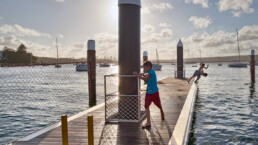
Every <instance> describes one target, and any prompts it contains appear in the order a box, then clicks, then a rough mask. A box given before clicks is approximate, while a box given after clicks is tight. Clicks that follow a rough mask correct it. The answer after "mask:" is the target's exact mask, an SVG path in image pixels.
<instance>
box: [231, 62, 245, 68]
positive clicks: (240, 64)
mask: <svg viewBox="0 0 258 145" xmlns="http://www.w3.org/2000/svg"><path fill="white" fill-rule="evenodd" d="M228 66H229V67H237V68H247V64H245V63H240V62H236V63H232V64H229V65H228Z"/></svg>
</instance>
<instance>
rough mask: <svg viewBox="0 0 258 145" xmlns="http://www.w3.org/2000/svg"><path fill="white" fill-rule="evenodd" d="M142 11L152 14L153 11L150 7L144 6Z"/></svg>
mask: <svg viewBox="0 0 258 145" xmlns="http://www.w3.org/2000/svg"><path fill="white" fill-rule="evenodd" d="M141 12H142V13H143V14H150V13H151V11H150V9H149V7H143V8H142V11H141Z"/></svg>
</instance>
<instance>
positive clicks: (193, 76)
mask: <svg viewBox="0 0 258 145" xmlns="http://www.w3.org/2000/svg"><path fill="white" fill-rule="evenodd" d="M193 77H194V76H192V77H190V79H189V80H188V84H189V82H190V81H191V79H193Z"/></svg>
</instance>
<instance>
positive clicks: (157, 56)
mask: <svg viewBox="0 0 258 145" xmlns="http://www.w3.org/2000/svg"><path fill="white" fill-rule="evenodd" d="M156 59H157V63H156V64H152V69H154V70H156V71H161V68H162V65H161V64H160V63H159V54H158V50H157V49H156Z"/></svg>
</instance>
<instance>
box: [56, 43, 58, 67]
mask: <svg viewBox="0 0 258 145" xmlns="http://www.w3.org/2000/svg"><path fill="white" fill-rule="evenodd" d="M56 63H57V64H58V42H57V38H56Z"/></svg>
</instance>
